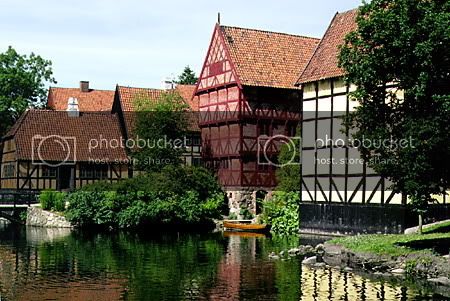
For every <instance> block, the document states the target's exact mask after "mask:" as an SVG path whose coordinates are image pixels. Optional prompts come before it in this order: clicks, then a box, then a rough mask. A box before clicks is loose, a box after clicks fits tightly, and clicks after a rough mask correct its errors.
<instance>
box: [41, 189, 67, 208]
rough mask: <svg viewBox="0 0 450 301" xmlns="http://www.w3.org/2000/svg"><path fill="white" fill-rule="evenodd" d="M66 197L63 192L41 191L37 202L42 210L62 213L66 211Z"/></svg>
mask: <svg viewBox="0 0 450 301" xmlns="http://www.w3.org/2000/svg"><path fill="white" fill-rule="evenodd" d="M66 197H67V194H66V193H65V192H60V191H55V190H43V191H41V194H40V195H39V202H40V204H41V208H42V209H44V210H54V211H64V210H65V209H66Z"/></svg>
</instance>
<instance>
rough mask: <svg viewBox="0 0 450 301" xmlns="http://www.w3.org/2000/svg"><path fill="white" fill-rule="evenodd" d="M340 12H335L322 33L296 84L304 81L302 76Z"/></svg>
mask: <svg viewBox="0 0 450 301" xmlns="http://www.w3.org/2000/svg"><path fill="white" fill-rule="evenodd" d="M338 14H339V12H336V13H334V16H333V18H332V19H331V21H330V23H329V24H328V26H327V29H326V30H325V32H324V33H323V35H322V38H321V39H320V41H319V43H318V44H317V46H316V49H314V52H313V53H312V55H311V57H310V58H309V60H308V63H307V64H306V66H305V68H303V71H302V73H301V74H300V76H299V77H298V79H297V82H296V83H295V84H296V85H300V84H302V83H300V79H301V78H302V76H303V74H304V73H305V71H306V69H308V67H309V65H310V64H311V61H312V59H313V58H314V56H315V55H316V53H317V50H319V47H320V45H322V43H323V38H324V37H325V35H326V34H327V32H328V31H329V30H330V28H331V25H332V24H333V22H334V20H335V19H336V17H337V15H338Z"/></svg>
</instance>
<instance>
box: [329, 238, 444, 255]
mask: <svg viewBox="0 0 450 301" xmlns="http://www.w3.org/2000/svg"><path fill="white" fill-rule="evenodd" d="M435 239H450V233H434V234H424V235H418V234H413V235H404V234H392V235H379V234H376V235H375V234H374V235H358V236H348V237H342V238H336V239H333V240H331V241H330V243H333V244H337V245H342V246H343V247H345V248H347V249H349V250H351V251H354V252H361V253H373V254H376V255H388V256H403V255H408V254H413V253H417V254H419V253H432V250H430V249H424V250H416V249H412V248H409V247H407V246H404V245H403V244H408V243H412V242H417V241H426V240H435Z"/></svg>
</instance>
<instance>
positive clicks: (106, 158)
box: [5, 110, 128, 162]
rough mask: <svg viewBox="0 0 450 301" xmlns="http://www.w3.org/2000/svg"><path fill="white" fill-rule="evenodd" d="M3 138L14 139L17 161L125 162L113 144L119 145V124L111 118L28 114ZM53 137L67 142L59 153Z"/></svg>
mask: <svg viewBox="0 0 450 301" xmlns="http://www.w3.org/2000/svg"><path fill="white" fill-rule="evenodd" d="M5 137H8V138H14V140H15V143H16V148H17V151H16V156H17V159H20V160H45V161H47V162H50V161H56V162H61V161H65V160H66V158H67V160H68V161H72V160H74V161H76V162H92V161H93V160H97V161H99V160H100V161H102V162H111V161H115V160H120V161H122V162H126V160H127V158H128V157H127V154H126V152H125V149H124V148H122V147H115V144H114V143H115V142H121V141H122V135H121V130H120V125H119V120H118V118H117V116H116V115H114V114H107V113H94V112H82V113H80V116H79V117H69V115H68V114H67V112H63V111H52V110H28V111H26V112H25V113H24V114H23V115H22V116H21V118H20V119H19V120H18V121H17V123H16V125H15V126H14V127H13V128H12V129H11V130H10V131H9V132H8V134H7V135H6V136H5ZM46 137H50V138H49V139H45V138H46ZM55 137H64V138H62V140H61V139H60V140H59V141H62V142H63V144H64V143H65V141H67V144H64V145H67V146H68V148H67V147H66V148H65V149H63V145H62V144H59V143H58V142H57V141H56V140H54V139H52V138H55ZM64 139H65V140H64ZM42 141H43V142H42ZM96 141H97V142H107V144H108V146H107V145H106V144H105V143H104V144H100V146H99V147H93V146H95V142H96ZM41 142H42V143H41ZM109 142H111V143H109ZM39 145H41V147H40V148H39ZM90 146H91V147H90ZM68 149H70V151H71V152H70V153H68V152H67V150H68Z"/></svg>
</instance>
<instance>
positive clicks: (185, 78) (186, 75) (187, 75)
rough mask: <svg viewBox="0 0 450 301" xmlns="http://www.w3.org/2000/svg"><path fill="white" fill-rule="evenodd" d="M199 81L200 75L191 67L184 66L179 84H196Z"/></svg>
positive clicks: (179, 77)
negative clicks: (196, 74)
mask: <svg viewBox="0 0 450 301" xmlns="http://www.w3.org/2000/svg"><path fill="white" fill-rule="evenodd" d="M197 81H198V77H197V76H195V72H194V71H193V70H192V69H191V67H189V66H186V67H184V70H183V73H181V74H180V76H178V81H177V84H180V85H195V84H196V83H197Z"/></svg>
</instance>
